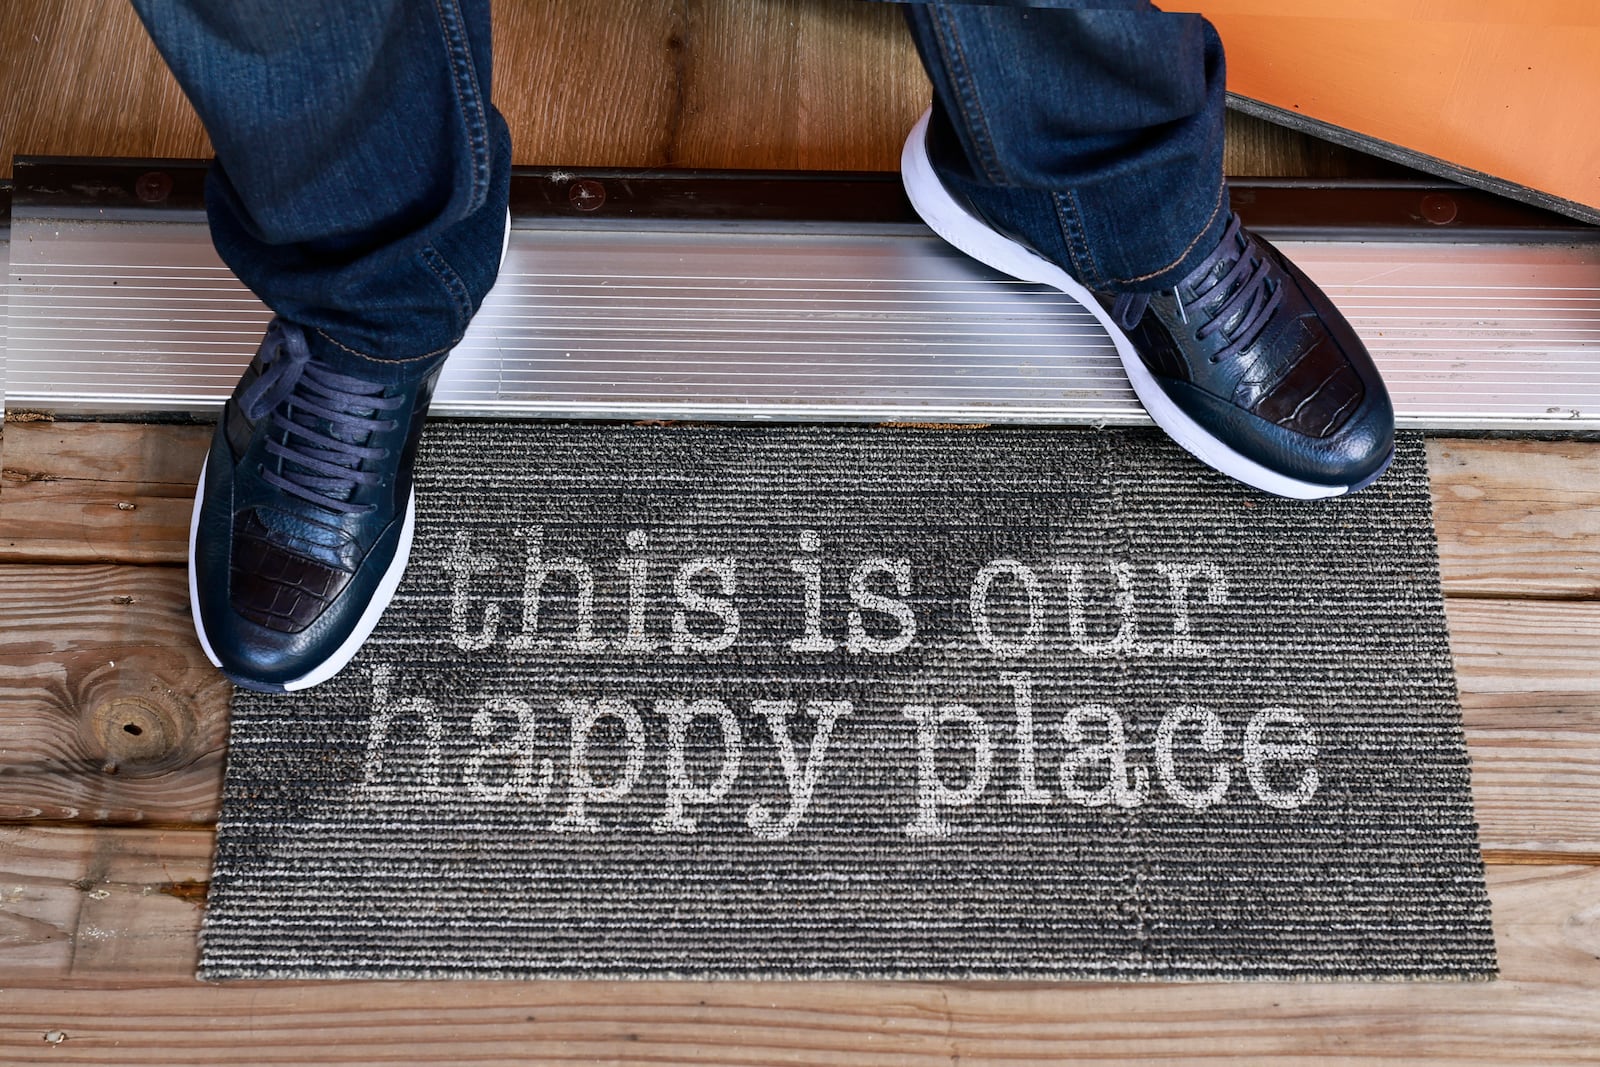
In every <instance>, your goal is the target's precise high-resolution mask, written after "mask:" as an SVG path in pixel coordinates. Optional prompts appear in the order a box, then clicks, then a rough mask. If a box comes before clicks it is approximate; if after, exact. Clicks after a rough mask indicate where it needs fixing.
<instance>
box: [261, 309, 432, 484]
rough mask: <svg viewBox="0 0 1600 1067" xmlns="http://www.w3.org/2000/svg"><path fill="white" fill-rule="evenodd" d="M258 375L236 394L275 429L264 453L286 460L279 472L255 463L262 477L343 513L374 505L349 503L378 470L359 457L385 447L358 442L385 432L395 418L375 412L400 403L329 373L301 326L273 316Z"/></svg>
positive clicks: (383, 452)
mask: <svg viewBox="0 0 1600 1067" xmlns="http://www.w3.org/2000/svg"><path fill="white" fill-rule="evenodd" d="M259 358H260V363H261V376H260V377H259V378H257V379H256V380H255V381H254V382H252V383H251V384H250V386H249V388H247V389H246V390H245V392H244V394H243V396H241V397H240V405H241V406H242V407H243V408H244V412H245V414H246V415H247V416H248V417H249V418H250V419H251V420H252V421H254V420H258V419H260V418H262V417H263V416H265V415H267V414H268V413H270V414H271V417H272V427H273V428H274V429H275V430H276V431H277V432H276V433H272V434H269V436H268V438H267V444H266V448H267V451H268V452H269V453H270V454H272V455H274V456H278V457H280V458H282V459H283V460H284V461H285V462H284V463H282V464H281V465H280V469H279V470H271V469H268V468H267V466H266V465H265V464H263V465H262V467H261V477H262V478H263V479H265V480H266V481H267V482H268V483H269V484H271V485H274V486H277V487H278V488H279V489H281V490H283V491H284V492H285V493H289V494H291V495H293V496H297V497H299V498H301V499H302V500H305V501H308V502H309V503H312V504H315V505H316V506H317V507H321V508H326V509H328V510H329V511H333V512H337V513H339V514H343V515H360V514H365V513H366V512H369V511H371V510H372V509H373V507H374V505H372V504H351V503H350V502H349V500H350V496H351V494H352V493H354V492H355V490H356V487H357V486H361V485H373V484H376V483H377V482H378V481H380V480H381V479H382V477H383V475H382V473H381V472H378V471H367V470H362V469H361V465H362V463H363V461H365V460H376V459H383V458H385V457H386V456H388V454H389V450H388V449H387V448H369V447H367V446H366V445H365V444H363V443H362V442H365V441H366V440H368V439H369V438H370V437H371V435H372V434H373V433H375V432H380V431H388V430H392V429H394V428H395V426H396V425H397V424H396V422H395V420H393V419H386V418H382V417H380V413H381V412H385V411H392V410H394V409H395V408H397V407H399V406H400V405H401V404H402V403H404V402H405V398H404V397H403V396H395V397H386V396H384V395H383V386H382V385H375V384H373V383H372V382H368V381H364V380H362V379H360V378H352V377H349V376H348V375H343V374H335V373H334V372H333V371H330V370H328V369H327V368H325V367H322V366H319V365H317V364H316V363H313V362H312V361H311V350H310V348H309V347H308V346H307V344H306V335H305V333H304V331H302V330H301V329H300V327H298V326H295V325H294V324H293V323H286V322H283V321H282V320H280V319H274V320H273V321H272V324H271V325H270V326H268V327H267V336H266V339H265V340H264V341H263V342H262V348H261V355H260V357H259Z"/></svg>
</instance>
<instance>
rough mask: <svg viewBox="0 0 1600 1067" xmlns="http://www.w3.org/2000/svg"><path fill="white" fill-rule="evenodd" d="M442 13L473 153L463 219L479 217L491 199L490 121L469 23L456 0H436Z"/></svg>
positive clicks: (458, 101) (453, 79) (453, 77)
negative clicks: (465, 27) (465, 24)
mask: <svg viewBox="0 0 1600 1067" xmlns="http://www.w3.org/2000/svg"><path fill="white" fill-rule="evenodd" d="M434 9H435V10H436V11H437V12H438V14H439V27H440V29H442V30H443V31H444V44H445V54H446V56H447V57H448V62H449V64H450V75H451V78H450V80H451V84H452V86H453V87H454V89H455V94H456V104H457V106H458V107H459V108H460V112H461V121H462V124H463V125H464V126H465V127H466V131H467V144H468V147H469V150H470V153H471V158H472V166H471V172H472V177H471V187H470V195H469V196H468V203H467V209H466V210H465V211H464V212H462V214H463V216H466V215H472V214H475V213H476V212H477V211H478V209H479V208H481V207H482V206H483V205H484V203H485V202H487V201H488V199H489V183H490V173H489V171H490V167H489V120H488V116H487V115H485V114H484V110H483V94H482V93H481V92H480V91H479V87H478V72H477V69H476V67H474V66H473V63H472V51H471V49H470V48H468V47H467V44H466V41H465V38H464V35H463V32H462V23H463V22H464V21H465V20H464V19H463V17H462V14H461V7H460V4H459V3H458V2H456V0H434Z"/></svg>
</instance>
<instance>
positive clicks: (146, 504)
mask: <svg viewBox="0 0 1600 1067" xmlns="http://www.w3.org/2000/svg"><path fill="white" fill-rule="evenodd" d="M212 430H213V428H212V427H210V426H147V425H138V424H134V423H52V422H25V423H11V424H9V425H8V426H7V427H6V435H5V443H4V450H3V451H0V563H26V562H50V563H100V562H116V563H182V562H183V561H184V560H185V558H186V556H187V553H188V548H189V516H190V512H191V510H192V506H193V503H194V489H195V480H196V479H197V478H198V477H199V475H200V466H201V463H202V462H203V461H204V459H205V452H206V448H207V447H208V445H209V443H210V441H211V435H212Z"/></svg>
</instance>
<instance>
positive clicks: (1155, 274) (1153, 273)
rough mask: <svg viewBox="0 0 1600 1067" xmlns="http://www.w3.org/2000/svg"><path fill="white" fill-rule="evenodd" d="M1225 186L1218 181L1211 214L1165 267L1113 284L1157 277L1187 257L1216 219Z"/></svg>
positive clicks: (1130, 282)
mask: <svg viewBox="0 0 1600 1067" xmlns="http://www.w3.org/2000/svg"><path fill="white" fill-rule="evenodd" d="M1226 188H1227V184H1226V183H1225V182H1219V183H1218V184H1217V201H1216V203H1214V204H1212V205H1211V214H1210V215H1208V216H1206V221H1205V222H1204V224H1202V225H1201V227H1200V232H1199V233H1197V234H1195V235H1194V239H1193V240H1191V241H1190V242H1189V244H1188V245H1187V247H1185V248H1184V250H1183V251H1182V252H1179V253H1178V256H1177V258H1176V259H1174V260H1173V261H1172V262H1170V263H1168V264H1167V265H1166V266H1165V267H1159V268H1157V269H1155V270H1153V271H1151V272H1150V273H1149V274H1141V275H1139V276H1138V277H1136V278H1119V279H1117V280H1116V281H1115V282H1114V284H1117V285H1132V284H1134V283H1135V282H1143V281H1149V280H1150V279H1151V278H1155V277H1158V276H1159V275H1162V274H1165V273H1166V272H1167V271H1170V270H1172V269H1173V268H1174V267H1176V266H1177V265H1178V264H1180V263H1182V262H1183V261H1184V260H1185V259H1187V258H1188V256H1189V253H1190V252H1193V251H1194V249H1195V245H1198V244H1199V243H1200V238H1202V237H1204V236H1205V235H1206V233H1207V232H1208V231H1209V230H1210V229H1211V224H1212V223H1213V222H1215V221H1216V220H1217V212H1219V211H1221V210H1222V202H1223V200H1224V199H1225V198H1226V192H1225V190H1226Z"/></svg>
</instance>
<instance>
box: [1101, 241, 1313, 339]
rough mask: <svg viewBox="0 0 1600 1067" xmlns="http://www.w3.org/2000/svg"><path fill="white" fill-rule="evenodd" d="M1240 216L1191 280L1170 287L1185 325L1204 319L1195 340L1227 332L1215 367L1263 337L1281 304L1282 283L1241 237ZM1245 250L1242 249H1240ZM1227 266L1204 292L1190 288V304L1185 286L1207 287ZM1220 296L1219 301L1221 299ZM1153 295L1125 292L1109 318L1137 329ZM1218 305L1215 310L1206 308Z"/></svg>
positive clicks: (1117, 300) (1190, 275) (1186, 279)
mask: <svg viewBox="0 0 1600 1067" xmlns="http://www.w3.org/2000/svg"><path fill="white" fill-rule="evenodd" d="M1239 229H1240V226H1239V216H1237V215H1234V216H1233V217H1232V218H1231V219H1229V220H1228V228H1227V230H1225V231H1224V232H1223V235H1222V240H1221V241H1219V242H1218V243H1217V247H1216V249H1215V250H1213V251H1212V253H1211V254H1210V255H1209V256H1207V257H1206V258H1205V260H1204V261H1203V262H1201V263H1200V265H1199V266H1197V267H1195V269H1194V270H1192V271H1191V272H1190V273H1189V277H1187V278H1185V279H1184V280H1183V281H1181V282H1179V283H1178V284H1177V285H1175V286H1173V288H1172V298H1173V299H1174V300H1175V301H1177V305H1178V314H1179V315H1180V316H1181V317H1182V318H1183V321H1184V322H1186V323H1187V322H1190V321H1191V320H1192V318H1193V319H1199V320H1200V327H1199V329H1197V330H1196V331H1195V336H1196V337H1198V338H1199V339H1201V340H1205V339H1206V338H1208V337H1210V336H1211V335H1212V334H1214V333H1216V332H1217V331H1219V330H1225V331H1226V332H1225V333H1224V335H1223V336H1225V337H1227V338H1228V344H1227V347H1225V348H1223V349H1221V350H1219V351H1217V352H1215V353H1213V354H1212V356H1211V362H1213V363H1220V362H1222V361H1223V360H1225V359H1231V358H1233V357H1234V356H1236V355H1238V354H1239V353H1240V352H1242V351H1243V350H1244V349H1245V348H1247V347H1249V345H1250V344H1251V343H1252V342H1254V341H1255V339H1256V338H1257V337H1258V336H1260V334H1261V331H1262V330H1263V329H1265V328H1266V325H1267V322H1268V320H1270V319H1271V318H1272V313H1273V312H1274V311H1276V310H1277V309H1278V305H1280V304H1282V303H1283V289H1282V287H1281V283H1275V282H1273V280H1272V273H1273V272H1272V264H1271V262H1269V261H1268V259H1267V258H1266V256H1264V255H1261V254H1260V253H1259V252H1258V251H1256V249H1255V246H1254V245H1252V244H1250V243H1249V242H1248V241H1246V240H1244V239H1242V238H1241V236H1240V233H1239ZM1241 245H1243V246H1244V247H1243V248H1241V247H1240V246H1241ZM1224 265H1227V269H1226V270H1224V271H1223V272H1222V273H1221V274H1220V276H1218V278H1217V280H1216V281H1215V282H1213V283H1212V284H1210V285H1207V286H1206V288H1205V289H1204V290H1200V289H1191V291H1192V292H1193V294H1194V295H1193V298H1192V299H1191V300H1189V301H1188V302H1187V303H1186V302H1185V301H1184V299H1183V293H1182V292H1181V290H1182V287H1183V286H1184V285H1189V284H1190V283H1191V281H1193V283H1194V284H1196V285H1198V284H1204V282H1205V280H1206V279H1207V278H1209V277H1210V276H1211V275H1213V274H1215V273H1217V269H1218V267H1221V266H1224ZM1217 294H1221V299H1220V300H1218V299H1217ZM1150 295H1151V294H1149V293H1123V294H1121V295H1119V296H1118V297H1117V299H1116V301H1115V302H1114V303H1113V304H1112V305H1111V315H1112V317H1113V318H1115V319H1116V321H1117V322H1118V323H1119V324H1120V325H1121V326H1122V327H1123V328H1124V329H1128V330H1131V329H1133V328H1134V327H1135V326H1137V325H1138V324H1139V319H1140V318H1142V317H1143V315H1144V312H1145V308H1146V307H1148V306H1149V304H1150ZM1212 302H1215V304H1214V306H1211V307H1209V308H1208V307H1207V305H1208V304H1211V303H1212Z"/></svg>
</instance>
